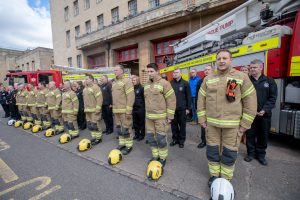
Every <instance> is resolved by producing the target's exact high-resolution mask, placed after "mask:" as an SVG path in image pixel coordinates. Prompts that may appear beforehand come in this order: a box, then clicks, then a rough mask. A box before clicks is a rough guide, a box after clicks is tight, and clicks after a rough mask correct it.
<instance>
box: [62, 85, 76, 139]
mask: <svg viewBox="0 0 300 200" xmlns="http://www.w3.org/2000/svg"><path fill="white" fill-rule="evenodd" d="M63 87H64V92H63V94H62V106H61V107H62V110H61V113H62V119H63V121H64V127H65V129H66V130H67V131H68V134H69V136H70V139H74V138H76V137H78V136H79V128H78V124H77V113H78V107H79V102H78V98H77V95H76V94H75V92H74V91H73V90H72V89H71V82H70V81H65V82H64V84H63ZM66 142H69V141H65V142H63V141H62V140H61V143H66Z"/></svg>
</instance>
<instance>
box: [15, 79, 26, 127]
mask: <svg viewBox="0 0 300 200" xmlns="http://www.w3.org/2000/svg"><path fill="white" fill-rule="evenodd" d="M23 90H24V84H22V83H20V84H19V85H18V92H17V95H16V105H17V106H18V110H19V112H20V115H21V121H22V123H24V122H26V113H25V110H24V102H25V97H26V96H24V94H23Z"/></svg>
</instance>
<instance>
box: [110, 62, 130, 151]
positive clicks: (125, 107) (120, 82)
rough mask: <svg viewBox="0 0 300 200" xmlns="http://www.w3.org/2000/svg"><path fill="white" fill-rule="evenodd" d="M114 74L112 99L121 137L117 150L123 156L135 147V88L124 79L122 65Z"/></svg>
mask: <svg viewBox="0 0 300 200" xmlns="http://www.w3.org/2000/svg"><path fill="white" fill-rule="evenodd" d="M114 73H115V75H116V78H115V81H114V82H113V84H112V97H113V113H114V115H115V124H116V128H115V130H116V131H117V134H118V136H119V146H118V147H117V148H118V149H119V150H120V151H121V152H122V154H123V155H127V154H129V153H130V152H131V150H132V146H133V136H132V109H133V103H134V88H133V85H132V82H131V80H130V79H128V78H125V77H124V68H123V67H122V66H121V65H116V66H115V68H114Z"/></svg>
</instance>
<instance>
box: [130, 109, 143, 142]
mask: <svg viewBox="0 0 300 200" xmlns="http://www.w3.org/2000/svg"><path fill="white" fill-rule="evenodd" d="M145 115H146V113H145V109H136V108H134V109H133V111H132V124H133V129H134V132H135V135H136V136H138V137H145V117H146V116H145Z"/></svg>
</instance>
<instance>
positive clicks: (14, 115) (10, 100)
mask: <svg viewBox="0 0 300 200" xmlns="http://www.w3.org/2000/svg"><path fill="white" fill-rule="evenodd" d="M16 94H17V90H16V89H14V87H13V86H11V85H10V86H8V95H7V104H8V105H9V111H10V117H11V119H14V120H18V119H19V111H18V107H17V105H16Z"/></svg>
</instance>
